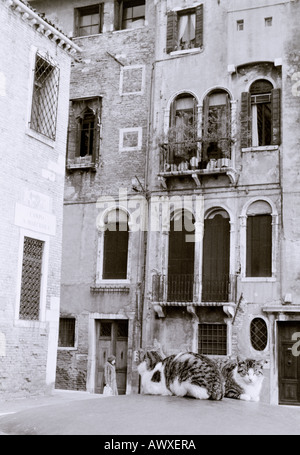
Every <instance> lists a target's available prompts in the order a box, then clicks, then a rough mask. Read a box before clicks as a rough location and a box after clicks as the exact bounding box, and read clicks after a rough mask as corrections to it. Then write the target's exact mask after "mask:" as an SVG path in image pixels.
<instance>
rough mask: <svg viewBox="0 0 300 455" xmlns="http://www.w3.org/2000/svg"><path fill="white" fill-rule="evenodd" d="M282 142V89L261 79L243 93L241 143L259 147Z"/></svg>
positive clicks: (246, 145) (243, 145) (244, 145)
mask: <svg viewBox="0 0 300 455" xmlns="http://www.w3.org/2000/svg"><path fill="white" fill-rule="evenodd" d="M279 144H280V89H274V87H273V85H272V83H271V82H269V81H268V80H265V79H259V80H257V81H255V82H253V84H252V85H251V86H250V90H249V92H244V93H242V99H241V145H242V147H251V146H252V147H257V146H268V145H279Z"/></svg>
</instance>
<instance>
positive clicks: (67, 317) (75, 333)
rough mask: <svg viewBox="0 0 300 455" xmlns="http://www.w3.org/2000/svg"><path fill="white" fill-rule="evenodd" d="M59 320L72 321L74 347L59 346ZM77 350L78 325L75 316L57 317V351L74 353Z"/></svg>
mask: <svg viewBox="0 0 300 455" xmlns="http://www.w3.org/2000/svg"><path fill="white" fill-rule="evenodd" d="M61 319H65V320H66V319H70V320H73V321H74V346H60V345H59V339H60V338H59V337H60V321H61ZM77 348H78V324H77V318H76V317H75V316H64V315H63V314H61V315H60V317H59V333H58V345H57V349H58V350H59V351H74V350H77Z"/></svg>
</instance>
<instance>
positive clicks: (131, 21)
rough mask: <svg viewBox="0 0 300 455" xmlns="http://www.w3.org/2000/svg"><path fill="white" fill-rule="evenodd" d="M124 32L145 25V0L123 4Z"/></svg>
mask: <svg viewBox="0 0 300 455" xmlns="http://www.w3.org/2000/svg"><path fill="white" fill-rule="evenodd" d="M122 7H123V13H122V26H121V28H122V30H126V29H130V28H136V27H141V26H143V25H145V14H146V2H145V0H131V1H125V0H124V1H123V2H122Z"/></svg>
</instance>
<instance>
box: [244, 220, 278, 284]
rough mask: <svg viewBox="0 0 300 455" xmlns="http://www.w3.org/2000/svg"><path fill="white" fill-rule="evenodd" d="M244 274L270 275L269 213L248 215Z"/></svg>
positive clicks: (255, 275) (270, 239) (270, 237)
mask: <svg viewBox="0 0 300 455" xmlns="http://www.w3.org/2000/svg"><path fill="white" fill-rule="evenodd" d="M246 276H247V277H270V276H272V216H271V215H255V216H248V219H247V258H246Z"/></svg>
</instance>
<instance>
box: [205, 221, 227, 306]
mask: <svg viewBox="0 0 300 455" xmlns="http://www.w3.org/2000/svg"><path fill="white" fill-rule="evenodd" d="M229 253H230V227H229V218H224V217H223V216H222V215H221V214H217V215H215V216H214V218H211V219H206V220H205V222H204V239H203V266H202V270H203V271H202V301H203V302H227V301H228V297H229Z"/></svg>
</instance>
